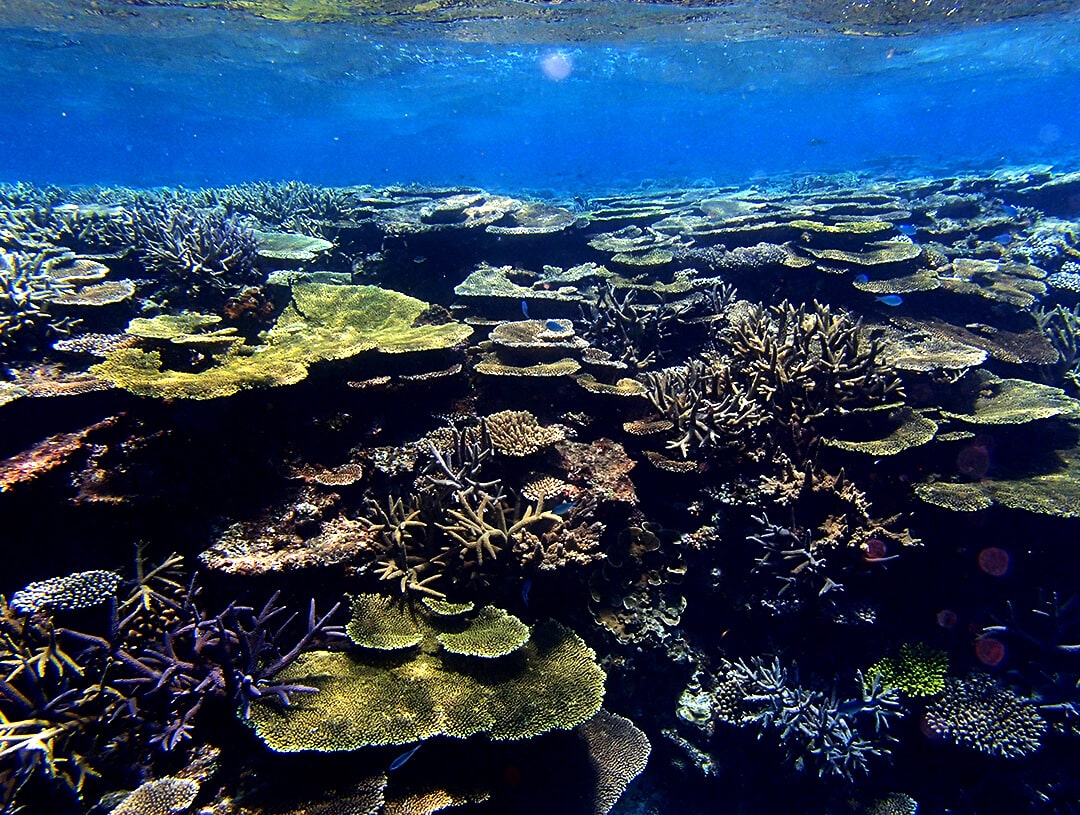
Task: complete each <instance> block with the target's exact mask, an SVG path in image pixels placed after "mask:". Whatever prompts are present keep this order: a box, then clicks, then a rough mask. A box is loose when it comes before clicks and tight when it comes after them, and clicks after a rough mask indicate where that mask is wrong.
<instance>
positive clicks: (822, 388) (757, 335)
mask: <svg viewBox="0 0 1080 815" xmlns="http://www.w3.org/2000/svg"><path fill="white" fill-rule="evenodd" d="M718 341H719V344H720V345H721V346H722V347H724V348H725V350H726V351H727V353H728V354H729V355H730V357H731V359H732V366H733V367H734V368H735V369H736V370H737V371H738V372H739V374H740V375H741V376H744V377H746V378H747V384H748V386H749V392H750V396H751V398H752V399H754V400H755V401H756V402H757V403H758V404H759V405H760V406H761V408H762V409H763V410H765V411H766V412H767V413H769V414H771V416H772V423H771V424H772V426H773V427H774V428H776V429H778V431H780V433H781V438H780V439H779V441H780V443H781V446H783V447H785V448H790V452H792V453H796V452H799V453H801V454H802V455H805V454H806V451H807V449H808V448H809V447H810V446H811V445H812V444H813V442H814V441H815V440H816V439H817V438H818V436H819V434H820V431H819V430H818V429H816V428H815V426H816V425H818V424H819V423H820V422H821V421H822V420H824V419H828V418H833V417H838V416H843V415H844V414H846V413H849V412H851V411H853V410H859V409H867V408H874V407H880V406H882V405H889V404H894V403H895V404H897V405H899V404H900V402H901V400H902V399H903V389H902V386H901V382H900V379H899V377H898V376H897V375H896V373H895V371H893V369H892V368H891V367H889V366H888V365H885V364H884V363H882V362H881V361H880V360H879V358H878V357H879V344H878V341H877V340H876V339H875V338H874V337H872V336H870V335H869V334H868V332H867V331H865V330H864V329H863V327H862V323H861V322H860V321H858V320H856V319H854V318H853V317H851V316H850V315H849V314H847V313H846V312H838V313H837V312H834V311H833V310H832V309H831V308H830V307H829V306H828V305H823V304H821V303H818V302H817V301H815V302H814V303H813V304H810V305H807V304H800V305H798V306H795V305H793V304H792V303H789V302H788V301H786V300H785V301H784V302H782V303H780V304H779V305H777V306H773V307H771V308H766V307H764V306H762V305H760V304H759V305H754V306H751V307H750V308H748V309H746V310H744V312H743V313H742V315H741V317H739V318H737V319H734V320H733V321H732V322H731V323H729V325H728V326H727V327H726V328H725V329H724V330H723V331H721V332H720V336H719V337H718Z"/></svg>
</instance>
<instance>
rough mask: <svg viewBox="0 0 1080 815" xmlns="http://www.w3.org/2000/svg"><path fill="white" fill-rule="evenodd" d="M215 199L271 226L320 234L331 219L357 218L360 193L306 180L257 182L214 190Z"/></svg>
mask: <svg viewBox="0 0 1080 815" xmlns="http://www.w3.org/2000/svg"><path fill="white" fill-rule="evenodd" d="M213 196H214V200H215V202H216V203H217V204H218V205H219V206H221V207H224V208H225V210H226V211H227V212H228V213H229V214H230V215H232V214H234V213H238V214H242V215H251V216H254V217H255V218H258V220H259V221H260V222H261V223H262V224H264V225H265V226H268V227H273V228H275V229H284V230H287V231H290V232H297V233H299V234H302V235H311V236H316V237H318V236H320V235H321V234H322V227H323V225H324V224H325V223H326V222H327V221H330V222H333V221H343V220H353V219H355V218H356V217H357V212H358V210H359V209H360V206H359V203H358V202H357V201H355V200H354V199H355V196H356V193H354V192H352V191H350V190H343V189H334V188H331V187H319V186H316V185H314V184H307V183H305V182H303V181H285V182H279V183H272V182H268V181H254V182H249V183H246V184H237V185H234V186H231V187H225V188H224V189H221V190H214V191H213Z"/></svg>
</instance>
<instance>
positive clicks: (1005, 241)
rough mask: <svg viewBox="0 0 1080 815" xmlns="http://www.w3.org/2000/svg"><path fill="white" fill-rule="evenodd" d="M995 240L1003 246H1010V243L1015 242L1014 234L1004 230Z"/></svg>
mask: <svg viewBox="0 0 1080 815" xmlns="http://www.w3.org/2000/svg"><path fill="white" fill-rule="evenodd" d="M993 240H994V243H1000V244H1001V245H1002V246H1008V245H1009V244H1010V243H1012V242H1013V236H1012V235H1010V234H1009V233H1008V232H1002V233H1001V234H1000V235H995V236H994V238H993Z"/></svg>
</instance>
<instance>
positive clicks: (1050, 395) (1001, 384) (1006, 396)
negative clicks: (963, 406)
mask: <svg viewBox="0 0 1080 815" xmlns="http://www.w3.org/2000/svg"><path fill="white" fill-rule="evenodd" d="M978 384H979V386H980V388H979V394H978V396H977V397H976V398H975V401H974V404H973V405H972V409H971V411H970V412H969V413H955V412H951V411H947V410H943V411H942V414H943V415H945V416H948V417H950V418H953V419H960V420H962V421H965V422H970V423H971V424H978V425H1012V424H1025V423H1027V422H1034V421H1038V420H1039V419H1051V418H1054V417H1060V418H1063V419H1080V400H1077V399H1073V398H1072V397H1071V396H1067V395H1066V394H1065V391H1063V390H1062V389H1061V388H1055V387H1052V386H1050V385H1041V384H1039V383H1038V382H1031V381H1029V380H1027V379H998V378H997V377H995V376H992V375H989V374H984V375H982V377H981V379H980V380H979V382H978Z"/></svg>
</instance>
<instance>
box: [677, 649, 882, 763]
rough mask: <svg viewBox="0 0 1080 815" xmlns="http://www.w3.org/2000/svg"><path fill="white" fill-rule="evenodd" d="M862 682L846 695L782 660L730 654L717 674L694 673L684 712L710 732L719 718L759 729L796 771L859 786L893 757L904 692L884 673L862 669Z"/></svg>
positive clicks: (683, 702)
mask: <svg viewBox="0 0 1080 815" xmlns="http://www.w3.org/2000/svg"><path fill="white" fill-rule="evenodd" d="M854 687H855V690H856V691H857V694H856V695H854V696H850V697H844V696H841V694H840V691H839V689H838V687H837V686H836V685H832V686H831V687H828V688H825V689H822V688H816V687H808V686H805V685H802V684H800V682H799V677H798V672H797V670H796V669H795V668H794V667H792V668H788V667H786V666H784V665H783V664H782V663H781V662H780V660H779V659H778V658H777V657H772V658H771V659H766V658H764V657H754V658H751V659H740V660H735V661H731V660H728V659H722V660H721V661H720V667H719V669H718V670H717V671H716V672H715V673H713V674H709V673H706V672H703V671H699V672H698V673H697V674H696V675H695V676H694V678H693V679H692V680H691V684H690V685H689V686H688V687H687V689H686V690H685V691H684V692H683V695H682V697H681V699H680V701H679V709H678V715H679V717H680V718H681V719H683V720H684V721H686V722H689V723H691V724H693V725H694V726H695V727H698V728H699V729H701V730H702V731H704V732H705V733H707V734H710V735H711V734H712V733H713V732H714V730H715V726H716V723H717V722H726V723H728V724H732V725H735V726H737V727H750V728H753V729H755V730H757V731H758V734H759V736H767V737H769V738H771V739H773V740H775V741H776V742H778V743H779V744H780V746H781V747H782V748H783V750H784V752H785V754H786V755H787V759H788V761H789V762H790V763H791V765H792V766H793V767H794V768H795V769H796V770H799V771H810V772H814V773H816V774H817V775H818V777H820V778H838V779H842V780H844V781H846V782H848V783H854V782H855V780H856V779H857V778H859V777H861V776H864V775H866V774H867V773H868V772H869V769H870V762H871V761H872V760H874V759H885V758H888V756H889V754H890V749H889V745H890V743H891V742H894V741H895V739H894V738H893V737H892V736H891V735H890V734H889V729H890V727H891V726H892V724H893V723H894V722H895V721H896V720H897V719H899V717H900V715H901V711H900V698H899V694H898V693H897V691H895V690H885V689H883V688H882V687H881V684H880V682H878V680H877V678H871V679H869V680H867V679H866V678H865V677H863V675H862V674H861V673H857V674H856V677H855V683H854Z"/></svg>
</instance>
